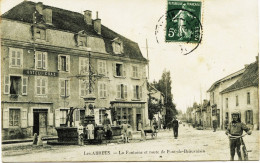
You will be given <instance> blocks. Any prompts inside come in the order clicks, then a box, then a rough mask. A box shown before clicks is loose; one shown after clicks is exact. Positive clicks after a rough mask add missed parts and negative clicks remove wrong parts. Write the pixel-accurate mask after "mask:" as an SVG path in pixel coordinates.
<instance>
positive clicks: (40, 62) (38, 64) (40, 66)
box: [36, 52, 42, 68]
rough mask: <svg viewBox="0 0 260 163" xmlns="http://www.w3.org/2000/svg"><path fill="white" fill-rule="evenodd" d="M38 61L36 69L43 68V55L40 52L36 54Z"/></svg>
mask: <svg viewBox="0 0 260 163" xmlns="http://www.w3.org/2000/svg"><path fill="white" fill-rule="evenodd" d="M36 59H37V64H36V68H42V54H41V53H40V52H37V53H36Z"/></svg>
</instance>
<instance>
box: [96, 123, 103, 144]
mask: <svg viewBox="0 0 260 163" xmlns="http://www.w3.org/2000/svg"><path fill="white" fill-rule="evenodd" d="M103 134H104V131H103V130H102V129H101V127H99V128H98V130H97V140H98V144H101V143H102V136H103Z"/></svg>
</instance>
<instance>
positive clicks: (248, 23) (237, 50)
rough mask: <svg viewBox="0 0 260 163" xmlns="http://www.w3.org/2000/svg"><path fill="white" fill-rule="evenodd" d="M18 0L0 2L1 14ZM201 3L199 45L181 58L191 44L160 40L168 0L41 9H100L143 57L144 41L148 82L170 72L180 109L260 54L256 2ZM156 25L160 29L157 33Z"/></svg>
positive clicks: (88, 1) (72, 2)
mask: <svg viewBox="0 0 260 163" xmlns="http://www.w3.org/2000/svg"><path fill="white" fill-rule="evenodd" d="M22 1H23V0H2V1H1V13H4V12H6V11H8V10H9V9H11V8H12V7H13V6H15V5H17V4H19V3H20V2H22ZM32 1H34V2H38V1H35V0H32ZM202 1H203V5H202V20H201V23H202V28H203V36H202V42H201V44H200V45H199V46H198V48H196V49H195V50H194V51H193V52H192V53H190V54H188V55H183V54H182V53H181V47H187V48H188V49H190V48H193V47H194V45H193V44H189V45H187V44H185V43H184V44H180V43H176V42H175V43H174V42H170V43H166V42H165V41H164V39H165V31H164V29H165V26H166V24H165V13H166V9H167V3H166V2H167V0H124V1H122V0H96V1H92V0H41V2H43V4H44V5H49V6H55V7H58V8H63V9H67V10H71V11H75V12H79V13H83V11H84V10H91V11H92V13H93V14H92V17H93V18H96V11H98V17H99V18H100V19H101V23H102V24H103V25H105V26H107V27H109V28H110V29H112V30H114V31H115V32H117V33H119V34H121V35H123V36H125V37H127V38H129V39H131V40H133V41H135V42H137V43H138V44H139V47H140V49H141V52H142V54H143V56H144V57H145V58H147V50H146V39H147V42H148V56H149V79H148V80H149V81H150V82H152V81H154V80H156V81H158V80H159V79H160V78H161V75H162V73H163V71H164V70H167V71H170V72H171V78H172V94H173V98H174V99H173V100H174V101H173V102H174V103H175V104H176V106H177V109H179V110H182V111H185V110H186V108H187V107H188V106H191V105H192V103H193V102H195V101H196V102H198V103H199V102H200V101H201V99H209V94H208V93H207V90H208V89H209V87H210V86H211V85H212V84H213V83H214V82H215V81H217V80H219V79H221V78H223V77H225V76H227V75H229V74H231V73H233V72H236V71H238V70H240V69H242V68H244V65H245V64H250V63H252V62H254V61H255V57H256V56H257V55H258V51H259V50H258V47H259V41H258V39H259V32H258V29H259V24H258V21H259V18H258V2H257V0H250V1H244V0H228V1H227V0H202ZM160 18H161V19H160ZM159 19H160V21H159ZM158 21H159V22H158ZM158 23H162V26H160V27H161V28H160V29H159V30H158V34H157V35H155V27H156V25H158ZM156 40H158V42H159V43H158V42H157V41H156Z"/></svg>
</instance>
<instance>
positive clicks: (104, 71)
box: [103, 61, 107, 75]
mask: <svg viewBox="0 0 260 163" xmlns="http://www.w3.org/2000/svg"><path fill="white" fill-rule="evenodd" d="M103 74H104V75H106V74H107V62H106V61H104V62H103Z"/></svg>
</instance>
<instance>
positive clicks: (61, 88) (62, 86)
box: [60, 79, 65, 96]
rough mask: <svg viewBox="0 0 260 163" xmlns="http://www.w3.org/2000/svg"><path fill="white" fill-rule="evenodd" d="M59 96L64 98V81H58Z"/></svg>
mask: <svg viewBox="0 0 260 163" xmlns="http://www.w3.org/2000/svg"><path fill="white" fill-rule="evenodd" d="M60 96H65V80H63V79H61V80H60Z"/></svg>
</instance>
